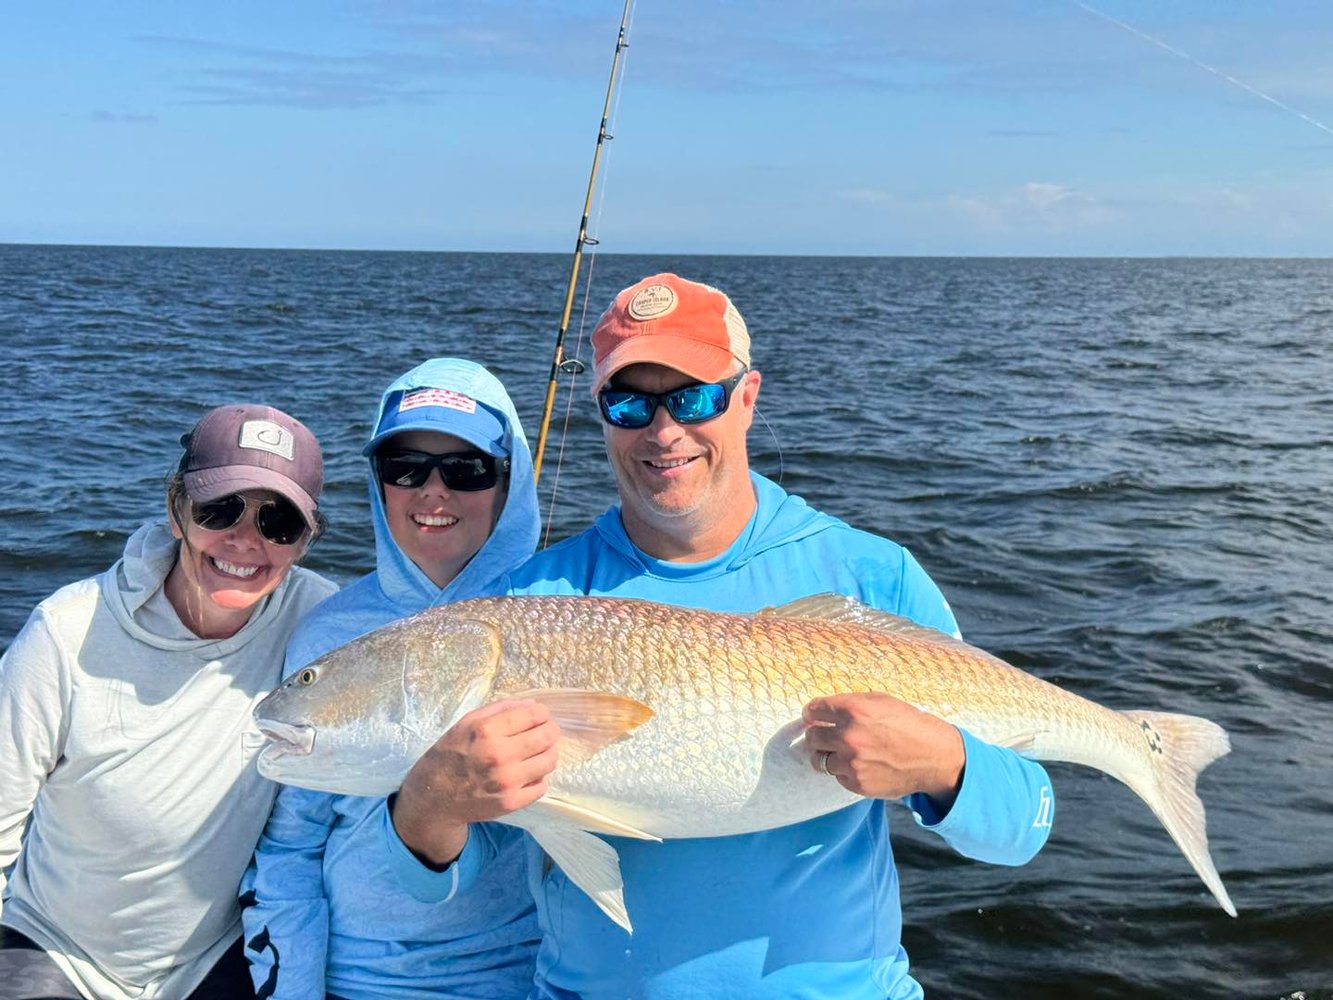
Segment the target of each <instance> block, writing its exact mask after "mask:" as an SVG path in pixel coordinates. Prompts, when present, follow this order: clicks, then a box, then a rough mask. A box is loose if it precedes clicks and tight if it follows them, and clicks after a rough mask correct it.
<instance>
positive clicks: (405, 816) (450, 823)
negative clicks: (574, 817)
mask: <svg viewBox="0 0 1333 1000" xmlns="http://www.w3.org/2000/svg"><path fill="white" fill-rule="evenodd" d="M559 738H560V727H559V726H557V725H556V723H555V720H554V719H552V718H551V713H550V711H549V710H548V709H547V708H546V706H545V705H542V704H539V703H538V702H535V701H497V702H494V703H492V704H490V705H484V706H482V707H481V708H479V709H477V710H475V711H473V712H469V713H468V714H467V715H465V716H463V718H461V719H459V720H458V723H457V724H456V725H455V726H454V727H453V728H452V729H450V730H449V731H448V732H447V733H445V734H444V735H443V736H441V737H440V738H439V739H438V740H436V742H435V744H434V745H433V746H432V747H431V748H430V749H429V750H427V751H426V752H425V754H423V755H422V757H421V759H420V760H418V761H417V762H416V764H414V765H413V766H412V770H411V771H409V772H408V775H407V778H406V779H405V780H404V781H403V786H402V788H400V789H399V790H398V796H397V798H396V799H395V800H394V803H393V825H394V829H396V830H397V831H398V836H399V837H401V838H402V840H403V843H404V844H406V845H407V847H408V849H409V850H411V851H412V853H413V854H415V855H416V856H417V857H418V858H420V859H421V860H422V861H423V862H425V863H426V864H428V865H430V866H432V867H436V868H439V867H442V866H444V865H448V864H449V863H451V862H452V861H453V860H454V859H455V858H457V857H458V855H459V854H461V853H462V851H463V847H464V845H465V844H466V843H467V828H468V824H469V823H481V822H484V821H486V820H492V819H496V818H498V817H500V816H504V815H506V814H507V813H511V812H514V811H515V810H517V809H522V808H523V807H524V806H527V805H531V804H532V803H533V802H535V801H537V799H539V798H541V797H542V796H543V795H545V794H546V784H547V779H548V777H549V776H550V774H551V772H552V771H554V770H555V765H556V761H557V758H556V746H555V745H556V741H557V740H558V739H559Z"/></svg>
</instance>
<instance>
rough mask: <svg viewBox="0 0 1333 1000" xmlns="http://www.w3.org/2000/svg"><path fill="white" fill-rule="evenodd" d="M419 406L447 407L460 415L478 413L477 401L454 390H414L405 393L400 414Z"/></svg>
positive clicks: (399, 407) (399, 410)
mask: <svg viewBox="0 0 1333 1000" xmlns="http://www.w3.org/2000/svg"><path fill="white" fill-rule="evenodd" d="M418 406H447V407H448V408H449V409H451V410H458V411H459V412H460V413H476V412H477V401H476V400H475V399H473V398H472V397H471V396H464V395H463V394H462V393H461V392H454V391H453V390H452V389H413V390H412V391H411V392H405V393H403V399H402V402H400V403H399V404H398V412H399V413H406V412H407V411H408V410H415V409H416V408H417V407H418Z"/></svg>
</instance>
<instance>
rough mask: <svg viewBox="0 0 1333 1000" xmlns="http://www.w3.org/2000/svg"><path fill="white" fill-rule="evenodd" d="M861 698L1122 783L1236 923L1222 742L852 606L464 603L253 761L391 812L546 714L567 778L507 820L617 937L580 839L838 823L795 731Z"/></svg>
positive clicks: (347, 676) (841, 801)
mask: <svg viewBox="0 0 1333 1000" xmlns="http://www.w3.org/2000/svg"><path fill="white" fill-rule="evenodd" d="M863 691H877V692H883V693H885V694H889V695H892V696H894V697H897V698H899V699H901V700H903V701H905V702H908V703H909V704H912V705H914V706H916V707H918V708H920V709H922V710H923V711H926V712H929V713H931V714H933V715H936V716H938V717H940V718H942V719H945V720H947V721H949V722H952V723H954V724H955V725H958V726H961V727H963V728H964V729H966V730H968V731H969V732H970V733H972V734H973V735H974V736H976V737H978V738H980V739H982V740H985V741H987V742H990V743H994V744H997V745H1001V746H1007V747H1011V748H1012V749H1014V750H1015V751H1017V752H1018V753H1021V754H1024V755H1025V756H1028V757H1032V758H1034V759H1038V760H1045V761H1068V762H1072V763H1078V764H1084V765H1087V766H1090V767H1094V768H1097V769H1099V770H1102V771H1104V772H1106V773H1107V774H1110V775H1112V776H1113V777H1116V778H1118V779H1119V780H1121V781H1123V782H1124V783H1125V784H1127V785H1128V786H1129V787H1130V788H1131V789H1132V790H1133V791H1134V792H1136V793H1137V794H1138V795H1139V796H1140V797H1141V798H1143V799H1144V801H1145V802H1146V803H1147V804H1148V806H1149V807H1150V808H1151V809H1152V811H1153V812H1154V813H1155V814H1156V815H1157V817H1158V818H1159V819H1160V820H1161V821H1162V823H1163V825H1164V826H1165V827H1166V829H1167V831H1168V832H1169V833H1170V835H1171V836H1172V838H1173V839H1174V840H1175V841H1176V843H1177V845H1179V847H1180V848H1181V850H1182V851H1183V852H1184V854H1185V856H1186V858H1187V859H1188V860H1189V862H1190V863H1191V864H1192V865H1193V866H1194V869H1195V871H1196V872H1197V873H1198V874H1199V876H1200V877H1201V878H1202V879H1203V881H1204V883H1205V884H1206V885H1207V886H1208V888H1209V889H1210V890H1211V891H1212V892H1213V894H1214V896H1215V897H1216V898H1217V900H1218V902H1219V903H1220V904H1221V905H1222V906H1223V908H1224V909H1226V910H1227V912H1228V913H1231V914H1232V915H1234V914H1235V908H1234V907H1233V906H1232V904H1231V901H1230V899H1229V897H1228V896H1227V893H1226V889H1225V888H1224V887H1223V885H1222V882H1221V879H1220V877H1219V876H1218V874H1217V870H1216V868H1215V867H1214V866H1213V862H1212V859H1211V857H1209V854H1208V844H1207V836H1206V832H1205V823H1204V810H1203V805H1202V803H1200V801H1199V799H1198V796H1197V795H1196V793H1195V781H1196V779H1197V776H1198V772H1199V771H1201V770H1202V769H1203V768H1204V767H1206V766H1207V765H1208V764H1209V763H1210V762H1212V761H1213V760H1215V759H1216V758H1217V757H1219V756H1221V755H1222V754H1225V753H1226V752H1228V750H1229V749H1230V745H1229V742H1228V739H1227V736H1226V734H1225V732H1223V731H1222V729H1221V728H1220V727H1218V726H1216V725H1214V724H1213V723H1211V722H1209V721H1208V720H1206V719H1199V718H1196V717H1193V716H1187V715H1179V714H1172V713H1163V712H1145V711H1134V712H1121V711H1115V710H1113V709H1109V708H1105V707H1103V706H1101V705H1098V704H1096V703H1095V702H1092V701H1090V700H1088V699H1085V698H1081V697H1079V696H1078V695H1075V694H1073V693H1071V692H1068V691H1064V690H1062V689H1061V688H1059V687H1056V686H1055V685H1053V684H1050V683H1047V682H1046V681H1043V680H1041V679H1040V678H1037V677H1033V676H1032V675H1030V674H1027V673H1025V672H1023V671H1021V670H1018V669H1017V668H1015V667H1012V666H1010V665H1009V664H1007V663H1005V662H1004V661H1002V660H1000V659H998V658H996V657H994V656H992V655H990V654H989V653H986V652H984V651H982V650H980V649H977V648H975V647H973V646H970V645H968V644H966V643H964V642H962V641H961V640H959V639H956V638H954V637H952V636H947V635H945V634H943V633H941V632H937V631H935V630H933V629H928V628H924V627H921V626H918V625H916V624H914V623H912V622H910V621H908V620H907V619H904V618H899V617H897V616H894V615H890V614H886V613H884V612H881V611H877V610H874V609H872V608H868V607H866V606H864V605H862V604H860V603H858V602H856V601H855V600H853V599H851V598H847V597H840V596H837V595H819V596H815V597H809V598H803V599H801V600H799V601H794V602H792V603H790V604H788V605H784V606H782V607H780V608H770V609H766V610H764V611H761V612H758V613H756V614H750V615H743V614H720V613H715V612H708V611H700V610H694V609H689V608H681V607H675V606H670V605H663V604H655V603H652V602H647V601H637V600H625V599H616V598H588V597H516V598H486V599H480V600H473V601H461V602H458V603H455V604H448V605H444V606H441V607H438V608H432V609H429V610H427V611H424V612H422V613H421V614H419V615H416V616H413V617H412V618H408V619H404V620H402V621H399V622H396V623H394V624H392V625H389V626H386V627H385V628H383V629H380V630H378V631H376V632H372V633H370V634H368V635H366V636H362V637H361V638H359V639H355V640H353V641H352V642H351V643H349V644H348V645H346V646H344V647H342V648H340V649H338V650H334V651H333V652H332V653H329V654H327V655H326V656H324V657H322V658H320V659H319V660H317V661H315V662H314V663H312V664H310V665H309V666H307V667H306V668H305V669H303V670H302V671H300V672H298V674H297V675H295V676H294V677H293V678H291V679H289V680H288V681H286V682H285V683H284V684H283V686H282V687H280V688H279V689H278V690H277V691H275V692H273V694H271V695H269V697H268V698H266V699H265V700H264V701H263V702H262V703H261V704H260V705H259V706H258V707H257V708H256V710H255V716H256V720H257V722H258V724H259V727H260V729H261V730H262V731H264V732H265V733H266V734H267V735H269V736H270V738H271V739H272V740H273V743H272V744H271V745H270V746H269V747H267V748H265V751H264V752H263V754H261V756H260V770H261V772H263V773H264V774H265V775H267V776H268V777H271V778H274V779H276V780H279V781H286V782H290V783H293V784H299V785H305V786H306V787H310V788H317V789H321V790H324V791H333V792H342V793H348V794H362V795H364V794H387V793H389V792H391V791H393V790H395V789H396V788H397V787H398V785H399V784H400V783H401V782H402V779H403V777H404V776H405V775H406V773H407V771H408V770H409V769H410V767H411V765H412V763H413V762H414V761H415V760H416V759H417V758H418V757H419V756H420V755H421V754H422V753H424V752H425V751H426V749H428V748H429V746H430V745H431V744H432V743H433V742H434V740H435V739H436V738H437V737H438V736H439V735H440V734H441V733H443V732H444V731H445V730H446V729H447V728H448V727H449V726H450V725H452V724H453V722H455V721H457V719H458V718H460V717H461V716H462V715H463V714H464V713H466V712H467V711H470V710H471V709H474V708H477V707H479V706H481V705H483V704H485V703H487V702H490V701H494V700H496V699H499V698H502V697H513V696H524V697H530V698H533V699H535V700H538V701H542V702H544V703H546V704H547V705H548V706H549V707H551V710H552V715H553V717H555V718H556V720H557V722H558V723H559V724H560V727H561V731H562V742H561V744H560V748H559V753H560V764H559V765H558V766H557V768H556V770H555V771H554V772H553V773H552V774H551V776H550V779H549V785H548V788H549V790H548V792H547V794H546V795H545V796H544V797H543V798H542V799H540V800H539V801H538V802H536V803H534V804H533V805H532V806H529V807H527V808H526V809H523V810H520V811H518V812H516V813H512V814H510V815H508V816H506V817H503V818H502V821H503V822H508V823H513V824H514V825H518V826H522V827H524V828H525V829H527V830H528V831H529V832H530V833H532V835H533V836H534V837H536V838H537V840H538V841H539V842H540V843H541V844H542V846H543V847H545V848H546V850H547V851H548V853H550V854H551V856H552V857H553V858H554V860H555V861H556V863H558V864H560V865H561V866H562V867H564V868H565V870H566V874H568V875H569V876H570V878H571V880H572V881H574V882H575V883H576V884H578V885H579V886H580V888H582V889H584V891H585V892H587V893H588V894H589V895H590V896H591V897H592V898H593V899H594V900H595V901H596V902H597V903H598V905H599V906H601V907H602V908H603V909H604V910H605V911H606V912H607V913H608V914H609V915H610V916H611V917H612V919H614V920H616V921H617V922H619V923H621V924H622V926H625V927H626V928H628V927H629V926H630V923H629V918H628V916H627V914H626V913H625V910H624V901H623V896H622V886H621V883H620V875H619V868H618V863H617V857H616V854H615V852H614V849H613V848H611V847H609V846H608V845H607V844H606V843H605V842H603V841H601V840H599V839H598V838H597V837H595V836H593V835H592V832H596V833H602V834H606V833H614V834H619V835H621V836H632V837H640V838H647V839H669V838H677V837H708V836H725V835H731V834H741V833H750V832H755V831H758V830H763V829H770V828H773V827H777V826H783V825H786V824H790V823H798V822H801V821H804V820H807V819H811V818H813V817H816V816H821V815H824V814H826V813H828V812H831V811H833V810H835V809H839V808H842V807H843V806H846V805H848V804H849V803H851V802H853V801H855V799H856V796H855V795H854V794H853V793H851V792H849V791H847V790H846V789H844V788H843V787H842V785H841V784H840V783H839V782H837V781H835V780H833V779H832V778H830V777H829V776H828V775H826V774H821V773H819V772H817V771H816V770H815V769H814V768H813V767H811V764H810V751H809V750H808V749H807V748H806V746H805V742H804V735H803V734H804V727H803V725H802V723H801V714H802V709H803V708H804V706H805V705H806V704H807V703H808V702H809V701H810V700H811V699H813V698H816V697H819V696H821V695H832V694H838V693H848V692H863ZM1035 821H1037V820H1034V822H1035ZM589 831H592V832H589Z"/></svg>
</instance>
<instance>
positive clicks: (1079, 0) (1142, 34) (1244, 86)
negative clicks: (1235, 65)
mask: <svg viewBox="0 0 1333 1000" xmlns="http://www.w3.org/2000/svg"><path fill="white" fill-rule="evenodd" d="M1072 2H1073V4H1074V6H1076V7H1082V8H1083V9H1084V10H1085V11H1087V12H1088V13H1089V14H1094V15H1096V16H1097V17H1100V18H1101V19H1102V20H1103V21H1109V22H1110V23H1111V24H1114V25H1115V26H1116V27H1118V28H1124V29H1125V30H1126V31H1128V32H1129V33H1130V34H1131V35H1136V36H1138V37H1139V38H1142V39H1143V40H1144V41H1145V42H1151V43H1152V44H1153V45H1156V46H1157V47H1158V48H1159V49H1164V50H1166V51H1167V52H1170V53H1171V54H1172V55H1173V56H1178V57H1179V58H1181V59H1184V60H1185V61H1186V62H1188V63H1192V64H1194V65H1195V66H1197V67H1199V69H1202V70H1207V71H1208V72H1209V73H1212V74H1213V75H1214V76H1220V77H1221V78H1222V79H1223V80H1226V81H1227V83H1231V84H1234V85H1235V86H1237V87H1239V88H1240V89H1241V90H1244V91H1245V92H1247V93H1250V94H1253V95H1254V96H1255V97H1257V98H1259V99H1260V100H1264V101H1267V102H1268V103H1269V104H1271V105H1273V106H1274V107H1277V108H1281V109H1282V110H1283V111H1287V112H1290V113H1291V114H1293V115H1295V116H1296V117H1297V118H1300V119H1301V120H1302V121H1306V122H1309V123H1310V124H1311V125H1313V126H1314V127H1315V128H1317V129H1320V130H1322V131H1324V132H1327V133H1328V134H1329V135H1333V128H1329V127H1328V126H1327V125H1325V124H1324V123H1323V122H1321V121H1319V120H1317V119H1315V118H1311V117H1310V116H1309V115H1307V114H1306V113H1305V112H1304V111H1298V110H1297V109H1296V108H1293V107H1292V106H1291V105H1290V104H1283V103H1282V102H1281V101H1279V100H1278V99H1277V98H1276V97H1273V96H1272V95H1271V94H1265V93H1264V92H1263V91H1262V90H1259V89H1258V88H1257V87H1251V86H1250V85H1249V84H1248V83H1246V82H1245V81H1244V80H1237V79H1236V78H1235V77H1234V76H1232V75H1231V74H1230V73H1227V72H1225V71H1223V70H1220V69H1218V68H1217V67H1216V66H1209V65H1208V64H1207V63H1206V62H1204V61H1203V60H1201V59H1196V58H1195V57H1194V56H1192V55H1190V54H1189V53H1188V52H1183V51H1181V50H1180V49H1178V48H1176V47H1175V46H1173V45H1169V44H1168V43H1166V42H1164V41H1162V40H1161V39H1160V38H1155V37H1153V36H1152V35H1150V34H1148V33H1147V32H1146V31H1140V30H1139V29H1138V28H1136V27H1134V25H1132V24H1126V23H1125V22H1124V21H1120V20H1117V19H1116V18H1114V17H1112V16H1111V15H1110V14H1107V13H1104V12H1102V11H1100V10H1098V9H1097V8H1096V7H1092V6H1089V5H1088V4H1086V3H1083V0H1072Z"/></svg>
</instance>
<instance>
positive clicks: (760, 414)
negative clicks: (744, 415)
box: [754, 403, 787, 486]
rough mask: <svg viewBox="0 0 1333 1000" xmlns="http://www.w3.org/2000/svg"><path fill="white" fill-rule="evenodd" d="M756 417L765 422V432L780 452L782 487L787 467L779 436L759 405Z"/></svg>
mask: <svg viewBox="0 0 1333 1000" xmlns="http://www.w3.org/2000/svg"><path fill="white" fill-rule="evenodd" d="M754 415H755V416H756V417H758V418H759V419H760V420H762V421H763V422H764V430H766V431H768V436H769V437H771V438H772V439H773V447H774V448H776V449H777V450H778V485H779V486H781V485H782V476H783V474H784V473H785V472H786V471H787V466H786V465H785V464H784V462H783V461H782V444H781V442H779V441H778V435H777V433H776V432H775V431H774V430H773V425H772V424H770V423H769V422H768V417H766V416H764V414H763V411H762V410H760V409H759V404H758V403H755V405H754Z"/></svg>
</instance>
